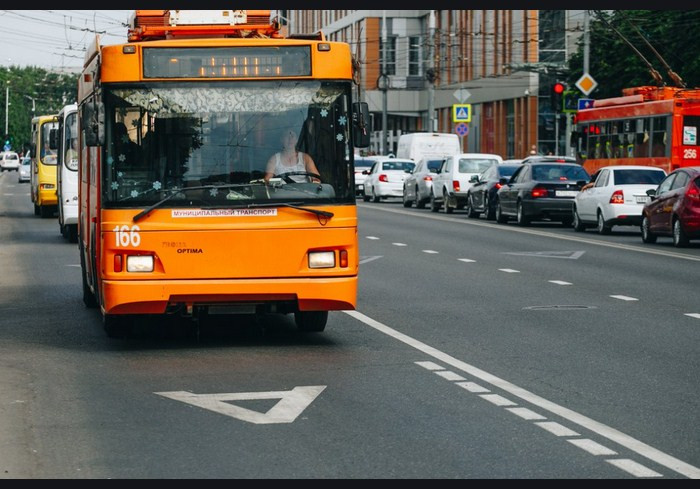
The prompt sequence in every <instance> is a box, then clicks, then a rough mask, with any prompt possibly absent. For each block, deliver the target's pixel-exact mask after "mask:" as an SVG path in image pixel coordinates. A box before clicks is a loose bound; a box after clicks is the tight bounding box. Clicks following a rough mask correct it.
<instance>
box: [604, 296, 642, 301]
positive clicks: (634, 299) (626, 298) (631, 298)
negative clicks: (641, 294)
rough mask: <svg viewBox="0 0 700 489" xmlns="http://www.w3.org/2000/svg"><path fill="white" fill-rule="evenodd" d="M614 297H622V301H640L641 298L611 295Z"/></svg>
mask: <svg viewBox="0 0 700 489" xmlns="http://www.w3.org/2000/svg"><path fill="white" fill-rule="evenodd" d="M610 297H612V298H613V299H620V300H621V301H638V300H639V299H637V298H635V297H628V296H626V295H611V296H610Z"/></svg>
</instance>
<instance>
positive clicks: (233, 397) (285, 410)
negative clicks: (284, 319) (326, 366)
mask: <svg viewBox="0 0 700 489" xmlns="http://www.w3.org/2000/svg"><path fill="white" fill-rule="evenodd" d="M325 388H326V386H325V385H309V386H301V387H295V388H294V389H292V390H290V391H270V392H239V393H230V394H193V393H191V392H187V391H172V392H155V393H154V394H158V395H159V396H163V397H167V398H169V399H174V400H175V401H182V402H186V403H187V404H192V405H194V406H198V407H201V408H204V409H208V410H210V411H214V412H217V413H219V414H225V415H226V416H231V417H233V418H237V419H240V420H241V421H247V422H249V423H254V424H274V423H291V422H293V421H294V420H295V419H297V417H298V416H299V415H300V414H301V413H302V412H303V411H304V409H306V408H307V407H308V406H309V405H310V404H311V403H312V402H313V401H314V399H316V397H317V396H318V395H319V394H320V393H321V392H323V390H324V389H325ZM260 399H279V401H278V402H277V403H276V404H275V405H274V406H272V408H270V409H269V410H268V411H267V412H266V413H260V412H258V411H252V410H250V409H246V408H242V407H240V406H236V405H234V404H230V402H229V401H252V400H260Z"/></svg>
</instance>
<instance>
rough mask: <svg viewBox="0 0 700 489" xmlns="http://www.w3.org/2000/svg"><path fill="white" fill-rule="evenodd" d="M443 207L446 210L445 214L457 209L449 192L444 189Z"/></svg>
mask: <svg viewBox="0 0 700 489" xmlns="http://www.w3.org/2000/svg"><path fill="white" fill-rule="evenodd" d="M442 208H443V210H444V211H445V214H452V212H453V211H454V210H455V209H454V207H452V206H451V205H450V196H449V194H448V193H447V190H443V191H442Z"/></svg>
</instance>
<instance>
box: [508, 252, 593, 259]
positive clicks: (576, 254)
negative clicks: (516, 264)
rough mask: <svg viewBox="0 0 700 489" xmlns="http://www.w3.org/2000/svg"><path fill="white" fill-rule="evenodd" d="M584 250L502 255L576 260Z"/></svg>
mask: <svg viewBox="0 0 700 489" xmlns="http://www.w3.org/2000/svg"><path fill="white" fill-rule="evenodd" d="M584 253H585V251H531V252H525V251H523V252H521V253H517V252H516V253H504V255H519V256H539V257H540V258H566V259H568V260H577V259H578V258H580V257H581V256H583V254H584Z"/></svg>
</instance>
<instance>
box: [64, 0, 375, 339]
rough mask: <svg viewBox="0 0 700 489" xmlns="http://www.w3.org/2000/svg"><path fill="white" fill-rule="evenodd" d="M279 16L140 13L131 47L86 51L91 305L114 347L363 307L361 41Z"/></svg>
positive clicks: (82, 198) (83, 167) (84, 211)
mask: <svg viewBox="0 0 700 489" xmlns="http://www.w3.org/2000/svg"><path fill="white" fill-rule="evenodd" d="M270 13H271V11H269V10H248V11H245V10H218V11H213V10H191V11H188V10H136V11H135V12H134V14H133V16H132V18H131V19H130V28H129V31H128V42H127V43H125V44H120V45H109V46H100V45H99V37H98V38H96V40H95V42H94V44H93V46H92V47H91V49H89V50H88V52H87V53H86V60H85V64H84V68H83V70H82V73H81V74H80V79H79V83H78V110H79V113H80V119H79V131H80V134H81V137H80V157H79V182H80V189H79V206H80V207H79V230H78V233H79V240H78V243H79V248H80V258H81V268H82V281H83V301H84V302H85V304H86V305H87V306H88V307H98V308H99V309H100V311H101V313H102V318H103V322H104V328H105V331H106V333H107V335H108V336H110V337H115V336H123V335H124V334H126V333H128V331H129V328H130V326H131V323H132V321H133V319H134V317H136V316H139V315H164V314H181V315H185V316H188V317H193V318H195V317H199V316H201V315H208V314H240V313H251V314H252V313H256V314H257V313H282V314H294V318H295V321H296V324H297V326H298V328H299V329H300V330H302V331H323V330H324V328H325V326H326V322H327V318H328V312H329V311H332V310H351V309H354V308H355V305H356V295H357V277H358V266H359V257H358V241H357V213H356V205H355V187H354V181H353V176H354V171H353V154H354V146H358V147H366V146H368V145H369V135H368V134H369V133H368V131H367V130H366V129H367V124H368V119H369V113H368V110H367V104H366V103H360V102H353V97H352V96H353V93H352V88H353V80H354V76H355V75H356V74H355V73H354V72H353V60H352V56H351V52H350V48H349V46H348V45H347V44H346V43H340V42H329V41H327V40H326V38H325V36H324V35H323V33H320V32H319V33H316V34H310V35H299V36H297V37H294V36H288V37H285V36H284V35H282V34H281V32H280V26H279V24H278V22H277V20H276V19H274V18H271V16H270ZM290 134H292V135H293V137H294V139H293V140H292V141H291V142H292V144H293V147H292V146H291V145H290V143H289V142H287V143H286V144H287V145H288V146H287V149H288V150H291V151H292V152H293V155H294V157H293V158H292V159H290V161H289V162H286V163H285V162H284V161H283V160H282V161H280V162H279V163H278V162H277V157H276V156H275V155H277V154H279V152H280V150H281V149H282V143H281V141H282V140H283V136H284V137H285V138H284V139H288V138H289V137H290V136H289V135H290ZM310 160H312V162H313V166H311V164H310V163H309V161H310ZM268 162H271V164H268ZM275 165H277V166H275ZM278 167H279V168H278ZM269 172H272V173H274V175H270V174H269ZM270 177H271V178H270Z"/></svg>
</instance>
